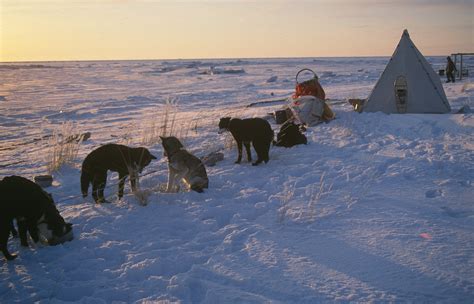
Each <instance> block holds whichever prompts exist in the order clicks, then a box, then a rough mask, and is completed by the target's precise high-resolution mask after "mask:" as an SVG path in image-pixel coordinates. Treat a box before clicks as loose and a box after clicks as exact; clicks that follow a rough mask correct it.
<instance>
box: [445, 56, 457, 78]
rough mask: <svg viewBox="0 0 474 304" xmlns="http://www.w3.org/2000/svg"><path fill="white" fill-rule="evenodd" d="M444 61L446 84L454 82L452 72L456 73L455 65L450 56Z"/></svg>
mask: <svg viewBox="0 0 474 304" xmlns="http://www.w3.org/2000/svg"><path fill="white" fill-rule="evenodd" d="M446 60H447V63H446V78H447V81H446V82H451V81H452V82H456V78H455V77H454V72H457V69H456V65H455V64H454V62H453V60H452V59H451V57H450V56H448V57H446Z"/></svg>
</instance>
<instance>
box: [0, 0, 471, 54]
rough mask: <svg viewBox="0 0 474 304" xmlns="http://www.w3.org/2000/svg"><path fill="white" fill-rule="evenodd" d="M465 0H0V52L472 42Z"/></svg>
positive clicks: (270, 50)
mask: <svg viewBox="0 0 474 304" xmlns="http://www.w3.org/2000/svg"><path fill="white" fill-rule="evenodd" d="M473 16H474V0H444V1H443V0H255V1H251V0H0V61H42V60H96V59H107V60H108V59H175V58H176V59H178V58H183V59H185V58H249V57H250V58H261V57H322V56H390V55H391V54H392V52H393V50H394V48H395V47H396V44H397V43H398V41H399V39H400V36H401V34H402V32H403V30H404V29H405V28H406V29H408V31H409V32H410V36H411V38H412V40H413V41H414V42H415V44H416V45H417V47H418V48H419V49H420V50H421V52H422V53H423V54H424V55H446V54H451V53H454V52H474V21H473V20H474V17H473Z"/></svg>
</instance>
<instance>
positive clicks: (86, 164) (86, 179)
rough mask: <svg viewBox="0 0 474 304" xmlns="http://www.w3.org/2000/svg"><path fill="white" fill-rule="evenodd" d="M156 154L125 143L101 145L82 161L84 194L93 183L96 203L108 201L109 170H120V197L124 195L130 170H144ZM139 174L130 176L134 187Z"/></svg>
mask: <svg viewBox="0 0 474 304" xmlns="http://www.w3.org/2000/svg"><path fill="white" fill-rule="evenodd" d="M152 159H156V157H155V156H153V155H151V154H150V151H148V150H147V149H146V148H142V147H140V148H130V147H127V146H124V145H117V144H107V145H104V146H101V147H99V148H97V149H95V150H94V151H92V152H91V153H89V155H87V156H86V158H85V159H84V161H83V162H82V171H81V190H82V196H83V197H86V196H87V191H88V189H89V184H90V183H92V197H93V198H94V200H95V202H96V203H103V202H106V201H105V198H104V188H105V185H106V182H107V170H110V171H114V172H118V174H119V179H120V181H119V190H118V197H119V198H122V197H123V188H124V185H125V178H126V177H127V176H128V175H129V174H130V172H131V171H132V172H135V173H136V172H140V173H141V172H142V170H143V168H145V167H146V166H148V164H150V162H151V160H152ZM136 183H137V176H136V174H132V176H130V184H131V186H132V189H133V190H135V189H136Z"/></svg>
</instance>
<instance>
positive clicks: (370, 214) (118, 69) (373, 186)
mask: <svg viewBox="0 0 474 304" xmlns="http://www.w3.org/2000/svg"><path fill="white" fill-rule="evenodd" d="M387 60H388V58H332V59H331V58H327V59H309V58H308V59H261V60H203V61H117V62H113V61H110V62H44V63H22V64H6V63H4V64H0V77H1V79H2V81H1V82H2V83H1V84H0V178H1V177H4V176H7V175H12V174H16V175H22V176H25V177H28V178H33V177H34V176H35V175H37V174H44V173H46V171H45V170H46V169H45V160H46V158H47V155H48V153H49V150H48V149H47V144H48V136H50V135H51V134H52V133H53V131H54V130H55V129H57V128H58V126H60V125H61V124H62V123H63V122H73V123H74V127H75V130H76V131H77V133H78V134H79V133H82V132H87V131H89V132H91V134H92V137H91V139H89V140H88V141H86V142H84V143H83V144H82V145H81V146H80V150H79V156H78V158H77V159H76V160H75V163H74V164H72V165H70V166H64V167H63V168H62V169H61V170H60V171H59V172H56V173H54V177H55V183H54V186H53V187H50V188H48V191H50V192H52V193H53V196H54V198H55V200H56V201H57V202H58V208H59V210H60V211H61V213H62V215H63V216H64V217H65V218H66V220H67V221H70V222H72V223H73V224H74V233H75V239H74V240H73V241H72V242H69V243H66V244H63V245H59V246H55V247H41V248H38V247H36V246H34V245H33V246H32V248H29V249H25V248H20V246H19V240H17V239H11V240H10V241H9V248H10V250H11V251H12V252H17V251H18V253H19V257H18V258H17V259H16V260H15V261H13V262H8V263H7V262H5V261H2V262H0V302H2V303H3V302H5V303H6V302H33V301H42V302H52V303H61V302H68V301H75V302H76V301H77V302H79V301H80V302H86V303H101V302H104V303H106V302H107V303H108V302H113V301H117V302H126V303H130V302H143V301H159V300H163V302H167V301H170V302H182V303H232V302H239V303H264V302H274V303H315V302H335V301H336V302H339V301H340V302H346V301H354V302H372V301H373V302H451V303H463V302H464V303H472V301H473V299H474V234H473V232H474V204H473V203H474V200H473V195H474V191H473V176H474V152H473V150H474V135H473V134H474V132H473V131H474V117H473V114H446V115H413V114H406V115H385V114H382V113H363V114H358V113H356V112H353V111H352V108H351V106H350V105H349V104H348V103H347V102H346V101H345V100H346V99H348V98H365V97H367V96H368V94H369V93H370V91H371V89H372V87H373V86H374V84H375V82H376V81H377V79H378V77H379V75H380V74H381V72H382V71H383V69H384V67H385V64H386V63H387ZM429 61H430V62H431V63H432V64H433V66H434V67H435V69H438V68H442V66H443V65H444V57H436V58H429ZM211 66H214V67H215V69H214V71H216V73H213V74H212V73H210V67H211ZM306 67H308V68H312V69H314V70H315V71H317V73H318V74H319V76H320V78H321V83H322V85H323V87H324V88H325V90H326V93H327V94H326V95H327V97H328V98H330V99H331V100H330V103H331V107H332V109H333V110H334V111H335V112H336V114H337V119H336V120H334V121H332V122H330V123H328V124H322V125H318V126H315V127H312V128H309V129H308V131H307V134H306V135H307V136H308V139H309V144H308V145H306V146H298V147H294V148H291V149H285V148H279V147H274V148H272V150H271V153H270V159H271V160H270V162H269V163H268V164H266V165H261V166H258V167H252V166H250V165H249V164H248V163H246V162H244V163H243V164H241V165H235V164H234V161H235V159H236V148H235V145H234V146H233V147H230V148H229V139H228V137H226V136H223V135H219V134H217V123H218V120H219V118H220V117H222V116H225V115H231V116H237V117H256V116H260V117H262V116H266V115H267V113H269V112H272V111H275V110H277V109H279V108H280V107H281V103H280V104H279V103H269V104H265V105H264V106H257V107H249V108H247V107H245V106H246V105H248V104H250V103H252V102H255V101H262V100H269V99H278V98H285V97H288V96H289V95H290V94H291V93H292V92H293V89H294V84H295V80H294V76H295V74H296V73H297V72H298V70H299V69H301V68H306ZM443 82H444V79H443ZM445 90H446V94H447V96H448V99H449V101H450V103H451V106H452V109H453V113H454V112H456V111H457V110H458V109H459V108H461V107H462V106H464V105H469V106H470V107H471V108H474V101H473V98H474V83H473V82H472V80H470V79H466V80H463V81H462V82H457V83H456V84H445ZM167 99H174V100H177V102H178V103H177V109H178V110H177V114H176V116H175V117H174V121H175V125H174V127H173V132H174V133H175V134H178V135H180V137H181V138H182V139H183V142H184V143H185V145H186V147H187V148H188V150H189V151H192V152H193V153H194V154H195V155H197V156H199V157H202V156H205V155H206V154H207V153H208V152H211V151H217V150H222V151H223V152H224V154H225V159H224V161H222V162H220V163H218V164H217V165H216V166H215V167H208V168H207V171H208V175H209V178H210V189H209V190H208V191H206V192H205V193H203V194H198V193H194V192H181V193H175V194H170V193H163V192H161V191H160V189H161V188H162V187H163V184H165V183H166V179H167V168H166V160H165V159H164V158H162V148H161V144H160V143H159V142H156V143H153V144H148V145H147V146H148V148H150V150H151V151H152V152H153V153H154V154H155V155H157V156H160V159H159V160H157V161H154V162H152V164H151V165H150V166H149V167H147V168H146V169H145V170H144V174H145V176H143V177H142V179H141V186H142V188H143V189H146V190H148V191H152V194H151V196H150V197H149V198H148V205H146V206H141V205H140V204H139V203H138V201H137V199H136V197H135V196H134V195H133V194H131V193H130V190H129V186H128V185H127V188H126V191H127V194H126V196H125V197H124V198H123V199H122V200H121V201H118V200H117V199H116V196H115V195H116V190H117V189H116V186H115V185H113V184H114V183H116V182H117V176H116V175H115V174H110V175H109V185H111V187H109V188H107V190H106V194H107V195H108V196H109V199H110V200H112V201H113V203H112V204H103V205H95V204H93V203H92V199H91V198H90V197H89V198H87V200H86V201H85V200H84V199H82V198H80V190H79V174H80V164H81V161H82V159H83V158H84V157H85V155H86V154H87V153H88V152H90V151H91V150H92V149H94V148H95V147H98V146H99V145H100V144H103V143H106V142H119V143H125V144H129V145H134V146H135V145H143V142H144V140H145V137H146V136H145V134H146V135H150V134H149V133H150V132H151V131H150V130H151V128H152V126H153V123H155V124H157V125H160V123H162V121H163V115H162V114H163V111H164V108H165V106H164V103H165V101H166V100H167ZM272 127H273V128H274V129H275V130H276V131H278V126H277V125H276V124H274V122H273V121H272Z"/></svg>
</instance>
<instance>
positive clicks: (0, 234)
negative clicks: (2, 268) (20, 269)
mask: <svg viewBox="0 0 474 304" xmlns="http://www.w3.org/2000/svg"><path fill="white" fill-rule="evenodd" d="M0 225H1V227H0V251H1V252H2V253H3V255H4V256H5V258H6V259H7V260H9V261H11V260H14V259H15V258H16V255H14V254H10V252H8V248H7V243H8V236H9V234H10V229H9V223H8V222H7V221H5V220H3V219H2V223H0Z"/></svg>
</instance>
